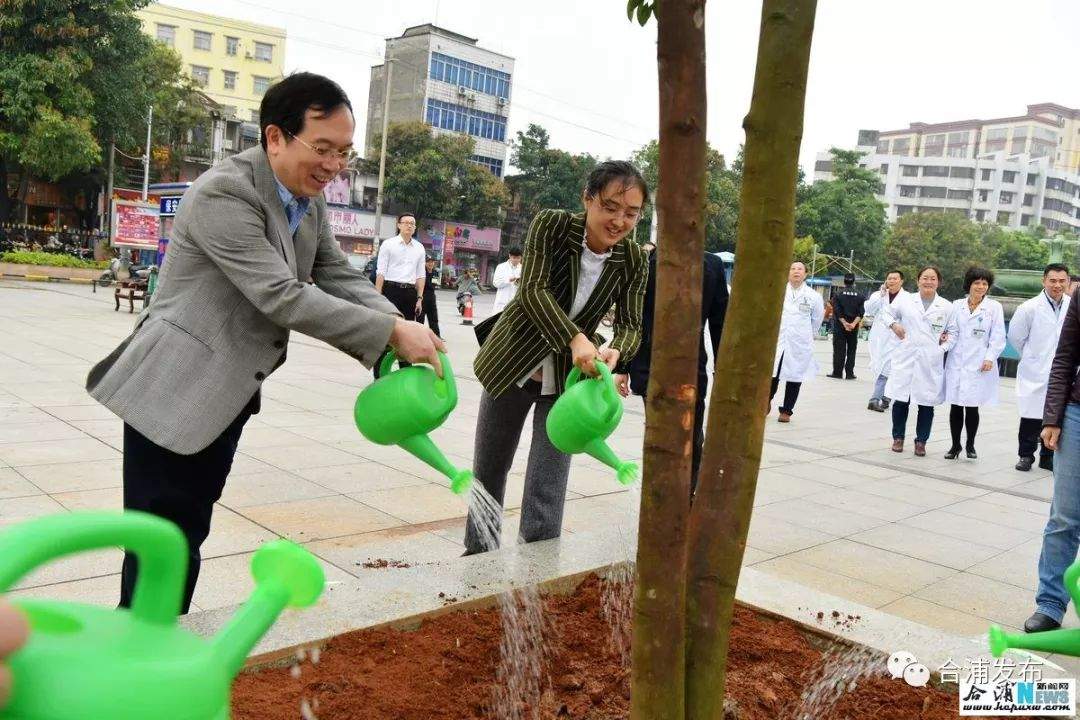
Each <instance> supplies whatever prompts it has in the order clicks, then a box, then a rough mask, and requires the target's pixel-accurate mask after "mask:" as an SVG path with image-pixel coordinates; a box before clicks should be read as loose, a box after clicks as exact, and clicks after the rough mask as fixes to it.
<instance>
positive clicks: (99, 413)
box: [47, 403, 122, 423]
mask: <svg viewBox="0 0 1080 720" xmlns="http://www.w3.org/2000/svg"><path fill="white" fill-rule="evenodd" d="M47 412H48V414H49V415H52V416H53V417H55V418H57V419H59V420H63V421H64V422H76V421H79V420H113V421H115V422H117V423H121V422H122V421H121V420H120V418H118V417H116V416H115V415H113V413H112V411H111V410H109V409H108V408H107V407H105V406H104V405H98V404H96V403H95V404H93V405H54V406H51V407H49V408H48V410H47Z"/></svg>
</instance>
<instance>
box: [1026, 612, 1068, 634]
mask: <svg viewBox="0 0 1080 720" xmlns="http://www.w3.org/2000/svg"><path fill="white" fill-rule="evenodd" d="M1059 627H1061V623H1059V622H1058V621H1057V620H1055V619H1054V618H1052V617H1047V616H1046V615H1043V614H1042V613H1041V612H1037V613H1035V614H1034V615H1032V616H1031V617H1029V618H1028V619H1027V620H1025V621H1024V632H1026V633H1039V632H1046V631H1047V630H1057V629H1058V628H1059Z"/></svg>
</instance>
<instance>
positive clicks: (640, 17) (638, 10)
mask: <svg viewBox="0 0 1080 720" xmlns="http://www.w3.org/2000/svg"><path fill="white" fill-rule="evenodd" d="M659 2H660V0H653V1H652V2H649V1H648V0H628V2H627V3H626V19H627V20H629V21H630V22H634V19H635V18H636V19H637V22H638V25H641V27H645V25H646V24H647V23H648V22H649V18H650V17H652V16H653V15H655V14H656V13H657V10H656V5H657V4H658V3H659Z"/></svg>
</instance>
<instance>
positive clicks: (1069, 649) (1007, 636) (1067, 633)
mask: <svg viewBox="0 0 1080 720" xmlns="http://www.w3.org/2000/svg"><path fill="white" fill-rule="evenodd" d="M1009 648H1017V649H1022V650H1039V651H1042V652H1050V653H1061V654H1062V655H1072V656H1073V657H1077V656H1080V629H1071V630H1048V631H1046V632H1039V633H1030V634H1025V635H1019V634H1013V633H1007V632H1005V631H1004V630H1002V629H1001V628H1000V627H999V626H997V625H992V626H991V627H990V653H991V654H992V655H993V656H994V657H1001V656H1002V654H1003V653H1004V652H1005V651H1006V650H1008V649H1009Z"/></svg>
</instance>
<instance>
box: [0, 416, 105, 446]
mask: <svg viewBox="0 0 1080 720" xmlns="http://www.w3.org/2000/svg"><path fill="white" fill-rule="evenodd" d="M84 437H86V435H85V434H84V433H83V432H82V431H81V430H79V428H76V427H72V426H71V425H68V424H67V423H65V422H61V421H60V420H54V421H52V422H28V423H18V424H16V423H5V424H3V425H0V443H25V442H41V441H42V440H70V439H72V438H84Z"/></svg>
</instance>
